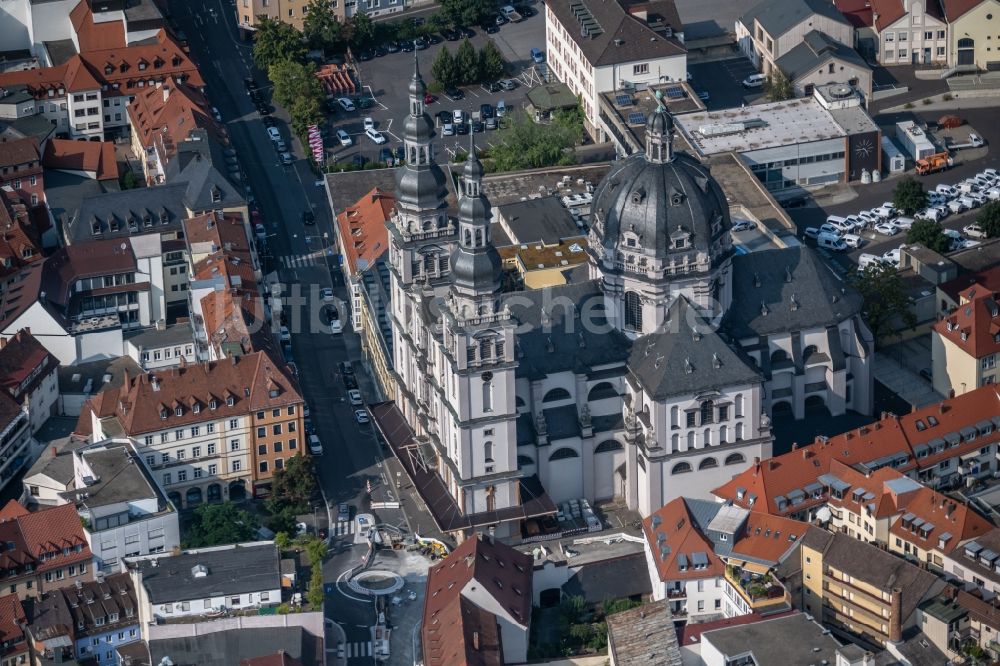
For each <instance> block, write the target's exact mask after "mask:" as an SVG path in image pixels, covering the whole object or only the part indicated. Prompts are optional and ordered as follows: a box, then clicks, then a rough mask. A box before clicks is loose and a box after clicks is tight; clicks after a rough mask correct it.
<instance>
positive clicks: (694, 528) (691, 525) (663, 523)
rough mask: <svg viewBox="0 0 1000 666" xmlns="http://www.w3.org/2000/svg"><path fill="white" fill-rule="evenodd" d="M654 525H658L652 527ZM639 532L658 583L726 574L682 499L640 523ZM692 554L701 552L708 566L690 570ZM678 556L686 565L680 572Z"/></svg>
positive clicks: (670, 503)
mask: <svg viewBox="0 0 1000 666" xmlns="http://www.w3.org/2000/svg"><path fill="white" fill-rule="evenodd" d="M654 523H658V524H657V525H656V526H655V527H654ZM642 531H643V532H644V533H645V535H646V543H647V544H648V545H649V548H650V551H651V552H652V554H653V561H654V562H655V563H656V572H657V573H658V574H659V576H660V580H661V581H673V580H688V579H698V578H712V577H715V576H721V575H723V573H725V570H726V568H725V565H724V564H723V562H722V560H720V559H719V557H718V556H717V555H716V554H715V551H714V549H713V548H712V542H711V541H709V539H708V537H706V536H705V535H704V534H702V533H701V531H700V530H699V529H698V525H697V524H696V523H695V521H694V518H693V517H692V516H691V512H690V511H689V510H688V505H687V502H686V501H685V499H684V498H683V497H678V498H677V499H675V500H673V501H671V502H669V503H668V504H666V505H665V506H663V507H661V508H660V509H659V510H657V511H654V512H653V513H652V514H650V515H649V516H647V517H646V519H645V520H643V521H642ZM660 535H663V536H662V537H661V536H660ZM692 553H704V554H705V555H706V557H707V558H708V567H707V568H704V569H695V568H694V567H692V566H691V554H692ZM681 555H683V556H684V560H685V562H686V564H685V566H684V570H683V571H681V568H680V567H681V565H680V556H681Z"/></svg>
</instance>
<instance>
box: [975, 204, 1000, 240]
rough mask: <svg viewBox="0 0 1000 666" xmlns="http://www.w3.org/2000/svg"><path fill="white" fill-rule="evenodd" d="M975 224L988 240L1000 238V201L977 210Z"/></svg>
mask: <svg viewBox="0 0 1000 666" xmlns="http://www.w3.org/2000/svg"><path fill="white" fill-rule="evenodd" d="M976 222H978V223H979V226H980V227H982V228H983V231H985V232H986V235H987V237H989V238H1000V201H991V202H989V203H988V204H986V205H985V206H983V207H982V208H981V209H980V210H979V215H978V216H976Z"/></svg>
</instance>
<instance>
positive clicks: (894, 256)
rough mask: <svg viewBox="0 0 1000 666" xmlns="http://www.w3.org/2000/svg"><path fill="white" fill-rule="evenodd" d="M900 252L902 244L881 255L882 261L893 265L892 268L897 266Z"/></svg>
mask: <svg viewBox="0 0 1000 666" xmlns="http://www.w3.org/2000/svg"><path fill="white" fill-rule="evenodd" d="M901 252H902V246H900V247H897V248H895V249H892V250H889V251H888V252H886V253H885V254H883V255H882V261H884V262H885V263H887V264H889V265H890V266H893V267H894V268H899V261H900V253H901Z"/></svg>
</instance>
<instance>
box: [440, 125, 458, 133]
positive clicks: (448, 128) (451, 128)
mask: <svg viewBox="0 0 1000 666" xmlns="http://www.w3.org/2000/svg"><path fill="white" fill-rule="evenodd" d="M441 135H442V136H454V135H455V126H454V125H453V124H451V123H445V124H444V125H442V126H441Z"/></svg>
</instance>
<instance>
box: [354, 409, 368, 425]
mask: <svg viewBox="0 0 1000 666" xmlns="http://www.w3.org/2000/svg"><path fill="white" fill-rule="evenodd" d="M354 420H355V421H357V422H358V423H359V424H361V425H364V424H365V423H368V412H367V411H366V410H364V409H355V410H354Z"/></svg>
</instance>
